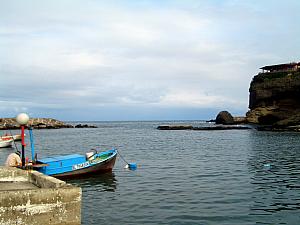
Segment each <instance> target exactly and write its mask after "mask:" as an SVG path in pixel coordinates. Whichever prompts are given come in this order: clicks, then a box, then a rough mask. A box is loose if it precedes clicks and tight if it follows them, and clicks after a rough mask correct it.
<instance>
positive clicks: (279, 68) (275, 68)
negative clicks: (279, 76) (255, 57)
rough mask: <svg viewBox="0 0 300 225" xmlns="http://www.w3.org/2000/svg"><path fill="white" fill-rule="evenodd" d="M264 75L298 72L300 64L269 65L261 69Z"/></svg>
mask: <svg viewBox="0 0 300 225" xmlns="http://www.w3.org/2000/svg"><path fill="white" fill-rule="evenodd" d="M260 69H261V70H262V73H272V72H286V71H297V70H299V69H300V62H292V63H284V64H277V65H269V66H264V67H261V68H260Z"/></svg>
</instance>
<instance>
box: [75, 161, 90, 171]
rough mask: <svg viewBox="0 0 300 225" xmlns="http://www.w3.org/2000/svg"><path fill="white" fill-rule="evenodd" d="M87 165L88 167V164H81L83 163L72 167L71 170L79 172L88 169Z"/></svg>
mask: <svg viewBox="0 0 300 225" xmlns="http://www.w3.org/2000/svg"><path fill="white" fill-rule="evenodd" d="M89 165H90V163H89V162H83V163H79V164H76V165H73V167H72V169H73V170H79V169H82V168H85V167H88V166H89Z"/></svg>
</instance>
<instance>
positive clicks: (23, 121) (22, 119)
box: [16, 113, 29, 125]
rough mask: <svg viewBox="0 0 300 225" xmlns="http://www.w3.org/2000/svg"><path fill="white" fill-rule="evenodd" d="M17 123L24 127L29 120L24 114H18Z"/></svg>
mask: <svg viewBox="0 0 300 225" xmlns="http://www.w3.org/2000/svg"><path fill="white" fill-rule="evenodd" d="M16 120H17V123H18V124H20V125H26V124H27V123H28V120H29V116H28V115H27V114H26V113H20V114H19V115H17V117H16Z"/></svg>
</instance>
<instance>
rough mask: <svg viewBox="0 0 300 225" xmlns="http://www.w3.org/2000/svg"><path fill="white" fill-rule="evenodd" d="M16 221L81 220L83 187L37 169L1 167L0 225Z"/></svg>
mask: <svg viewBox="0 0 300 225" xmlns="http://www.w3.org/2000/svg"><path fill="white" fill-rule="evenodd" d="M12 224H14V225H16V224H18V225H19V224H20V225H25V224H30V225H39V224H43V225H48V224H49V225H50V224H51V225H58V224H64V225H79V224H81V188H79V187H74V186H72V185H70V184H67V183H66V182H64V181H61V180H58V179H56V178H53V177H49V176H46V175H44V174H41V173H39V172H37V171H24V170H21V169H17V168H8V167H0V225H12Z"/></svg>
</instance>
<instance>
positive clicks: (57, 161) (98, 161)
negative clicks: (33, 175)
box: [33, 149, 117, 178]
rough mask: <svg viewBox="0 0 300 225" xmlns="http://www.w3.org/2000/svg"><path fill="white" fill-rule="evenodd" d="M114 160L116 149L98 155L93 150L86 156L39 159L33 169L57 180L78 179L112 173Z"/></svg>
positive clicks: (73, 155) (76, 155) (74, 155)
mask: <svg viewBox="0 0 300 225" xmlns="http://www.w3.org/2000/svg"><path fill="white" fill-rule="evenodd" d="M116 158H117V150H116V149H111V150H108V151H104V152H100V153H98V152H97V151H96V150H94V151H93V152H88V153H87V154H86V155H80V154H72V155H65V156H53V157H47V158H44V159H40V160H38V161H36V163H34V164H33V168H34V169H35V170H37V171H39V172H41V173H43V174H46V175H49V176H54V177H58V178H69V177H78V176H83V175H86V174H91V173H92V174H97V173H104V172H109V171H112V169H113V167H114V165H115V161H116Z"/></svg>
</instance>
